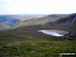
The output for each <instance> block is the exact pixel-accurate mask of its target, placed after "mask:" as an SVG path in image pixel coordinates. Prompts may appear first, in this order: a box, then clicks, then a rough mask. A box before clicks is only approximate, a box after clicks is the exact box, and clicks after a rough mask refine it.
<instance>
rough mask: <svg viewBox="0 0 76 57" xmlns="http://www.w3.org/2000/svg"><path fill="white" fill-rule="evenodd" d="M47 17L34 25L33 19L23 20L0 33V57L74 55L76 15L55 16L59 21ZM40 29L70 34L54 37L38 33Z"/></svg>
mask: <svg viewBox="0 0 76 57" xmlns="http://www.w3.org/2000/svg"><path fill="white" fill-rule="evenodd" d="M49 16H50V15H49ZM49 16H47V18H49V21H46V20H47V18H45V17H44V18H45V20H44V18H39V19H35V23H34V20H33V19H30V20H25V21H22V22H24V23H21V26H20V25H19V27H16V28H15V29H11V30H5V31H0V57H60V53H76V19H75V16H76V15H75V14H71V15H67V16H64V17H61V18H59V17H58V16H57V18H59V19H57V20H56V19H53V21H52V20H51V18H52V17H49ZM53 18H56V17H55V16H54V17H53ZM31 20H33V21H31ZM42 20H43V23H42ZM26 21H27V22H28V23H27V22H26ZM40 21H41V23H40V24H39V23H36V22H40ZM32 22H33V23H32ZM44 22H46V23H44ZM26 23H27V24H28V25H26ZM67 23H68V24H67ZM42 24H43V25H42ZM40 29H58V30H67V31H69V32H70V34H69V35H65V36H63V37H54V36H50V35H46V34H43V33H41V32H38V30H40ZM65 57H66V56H65ZM67 57H69V56H67ZM71 57H76V55H74V56H71Z"/></svg>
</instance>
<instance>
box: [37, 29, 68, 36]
mask: <svg viewBox="0 0 76 57" xmlns="http://www.w3.org/2000/svg"><path fill="white" fill-rule="evenodd" d="M38 32H42V33H44V34H48V35H51V36H57V37H61V36H64V35H66V34H68V33H69V32H67V31H61V30H38Z"/></svg>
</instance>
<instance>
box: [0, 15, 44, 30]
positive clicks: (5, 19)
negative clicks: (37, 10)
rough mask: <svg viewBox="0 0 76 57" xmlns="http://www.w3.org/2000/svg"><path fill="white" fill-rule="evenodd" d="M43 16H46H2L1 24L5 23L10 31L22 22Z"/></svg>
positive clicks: (0, 18)
mask: <svg viewBox="0 0 76 57" xmlns="http://www.w3.org/2000/svg"><path fill="white" fill-rule="evenodd" d="M43 16H44V15H41V16H39V15H0V23H3V24H4V25H5V26H9V29H10V28H12V27H13V26H14V25H15V24H16V23H18V22H20V21H23V20H27V19H31V18H41V17H43ZM1 27H2V26H1ZM4 29H6V28H4Z"/></svg>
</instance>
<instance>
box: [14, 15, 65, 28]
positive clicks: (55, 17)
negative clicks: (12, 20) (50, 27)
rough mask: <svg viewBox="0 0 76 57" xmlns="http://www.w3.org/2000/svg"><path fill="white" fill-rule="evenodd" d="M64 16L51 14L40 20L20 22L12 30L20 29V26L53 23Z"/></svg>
mask: <svg viewBox="0 0 76 57" xmlns="http://www.w3.org/2000/svg"><path fill="white" fill-rule="evenodd" d="M65 16H66V15H64V14H62V15H60V14H58V15H56V14H53V15H48V16H45V17H42V18H32V19H31V20H30V19H29V20H24V21H21V22H18V23H17V24H16V25H15V26H14V28H17V27H22V26H31V25H45V24H46V23H49V22H55V21H56V20H58V19H60V18H63V17H65Z"/></svg>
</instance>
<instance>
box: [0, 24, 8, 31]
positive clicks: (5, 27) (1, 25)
mask: <svg viewBox="0 0 76 57" xmlns="http://www.w3.org/2000/svg"><path fill="white" fill-rule="evenodd" d="M7 29H9V26H8V25H5V24H2V23H0V30H7Z"/></svg>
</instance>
